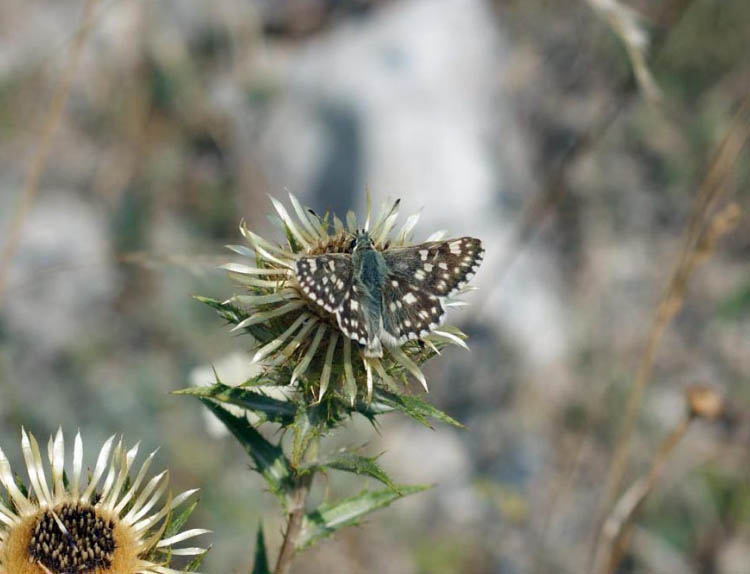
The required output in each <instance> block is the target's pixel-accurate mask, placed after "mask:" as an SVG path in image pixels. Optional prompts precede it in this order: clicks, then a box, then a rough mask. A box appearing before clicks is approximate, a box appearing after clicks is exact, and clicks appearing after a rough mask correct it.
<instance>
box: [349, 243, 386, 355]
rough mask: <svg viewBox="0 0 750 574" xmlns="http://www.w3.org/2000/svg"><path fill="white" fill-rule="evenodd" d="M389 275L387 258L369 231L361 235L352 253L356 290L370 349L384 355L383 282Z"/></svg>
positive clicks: (353, 277) (374, 353)
mask: <svg viewBox="0 0 750 574" xmlns="http://www.w3.org/2000/svg"><path fill="white" fill-rule="evenodd" d="M387 274H388V265H387V263H386V261H385V258H384V257H383V255H382V254H381V253H380V252H379V251H378V250H377V249H375V247H374V246H373V245H372V242H371V241H370V238H369V236H368V235H367V234H366V233H364V234H362V235H360V236H358V237H357V239H355V246H354V250H353V252H352V281H353V283H354V290H353V291H354V293H355V294H357V295H359V302H360V305H362V307H363V316H364V321H365V331H366V332H367V343H366V345H367V350H368V352H371V353H373V356H382V348H381V345H380V339H381V332H382V330H383V321H382V317H383V284H384V283H385V280H386V275H387Z"/></svg>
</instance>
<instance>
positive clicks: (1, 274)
mask: <svg viewBox="0 0 750 574" xmlns="http://www.w3.org/2000/svg"><path fill="white" fill-rule="evenodd" d="M96 2H97V0H88V1H87V3H86V7H85V9H84V15H83V23H82V24H81V26H80V27H79V28H78V30H77V31H76V34H75V36H74V38H73V45H72V47H71V49H70V54H69V56H68V59H67V62H66V64H65V69H64V70H63V73H62V76H61V78H60V82H59V83H58V85H57V89H56V90H55V92H54V94H53V97H52V101H51V102H50V105H49V108H48V110H47V115H46V117H45V121H44V128H43V130H42V134H41V137H40V140H39V145H38V146H37V149H36V154H35V155H34V157H33V158H32V161H31V164H30V166H29V171H28V173H27V174H26V181H25V183H24V188H23V192H22V193H21V197H20V198H19V201H18V204H17V206H16V210H15V212H14V213H13V217H12V219H11V222H10V229H9V230H8V239H7V241H6V243H5V246H4V247H3V249H2V251H0V306H2V302H3V296H4V293H5V286H6V282H7V280H8V271H9V267H10V262H11V261H12V260H13V256H14V255H15V252H16V250H17V249H18V243H19V241H20V239H21V231H22V229H23V223H24V221H25V220H26V217H27V216H28V214H29V211H30V210H31V206H32V205H33V203H34V198H35V197H36V194H37V192H38V191H39V180H40V179H41V176H42V173H43V172H44V168H45V166H46V165H47V158H48V157H49V151H50V148H51V145H52V136H53V135H54V133H55V130H56V129H57V126H58V125H59V123H60V119H61V118H62V113H63V110H64V109H65V102H66V101H67V100H68V95H69V94H70V88H71V85H72V83H73V77H74V75H75V71H76V69H77V68H78V63H79V61H80V58H81V52H82V51H83V45H84V43H85V40H86V37H87V35H88V32H89V30H90V28H91V23H92V19H93V15H94V7H95V6H96Z"/></svg>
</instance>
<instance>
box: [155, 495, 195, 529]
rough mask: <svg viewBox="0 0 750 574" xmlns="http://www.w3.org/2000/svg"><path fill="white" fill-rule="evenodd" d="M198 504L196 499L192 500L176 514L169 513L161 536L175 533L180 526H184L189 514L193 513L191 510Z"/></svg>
mask: <svg viewBox="0 0 750 574" xmlns="http://www.w3.org/2000/svg"><path fill="white" fill-rule="evenodd" d="M196 506H198V500H194V501H193V502H191V503H190V505H189V506H187V507H186V508H185V509H184V510H183V511H182V512H180V513H179V514H177V515H171V516H170V518H169V520H168V524H167V527H166V528H165V529H164V534H163V536H162V537H163V538H169V537H171V536H174V535H175V534H178V533H179V532H180V531H181V530H182V527H183V526H185V523H186V522H187V521H188V518H190V515H191V514H193V511H194V510H195V507H196Z"/></svg>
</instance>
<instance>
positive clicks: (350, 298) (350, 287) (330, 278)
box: [295, 253, 367, 345]
mask: <svg viewBox="0 0 750 574" xmlns="http://www.w3.org/2000/svg"><path fill="white" fill-rule="evenodd" d="M352 272H353V266H352V257H351V255H349V254H346V253H328V254H325V255H314V256H309V257H300V258H299V259H298V260H297V263H296V267H295V274H296V277H297V283H298V284H299V286H300V289H302V292H303V293H304V294H305V296H306V297H307V298H308V299H310V300H311V301H312V302H313V303H315V304H316V305H318V306H320V307H322V308H323V309H325V310H326V311H328V312H329V313H334V314H335V315H336V322H337V323H338V325H339V328H340V329H341V332H342V333H344V335H346V336H347V337H349V338H350V339H354V340H355V341H358V342H360V343H362V344H363V345H364V344H365V343H366V342H367V327H366V322H365V315H364V313H365V310H364V309H363V307H362V305H361V304H360V302H361V297H360V296H361V294H360V293H359V289H360V288H359V287H357V286H356V285H354V284H353V281H352Z"/></svg>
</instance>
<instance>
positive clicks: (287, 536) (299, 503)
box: [273, 472, 313, 574]
mask: <svg viewBox="0 0 750 574" xmlns="http://www.w3.org/2000/svg"><path fill="white" fill-rule="evenodd" d="M312 478H313V473H311V472H310V473H307V474H304V475H302V476H300V477H299V478H297V482H296V485H295V487H294V490H293V491H292V494H291V495H290V497H289V514H288V517H287V523H286V530H285V532H284V542H283V543H282V544H281V550H280V551H279V558H278V560H277V561H276V568H274V571H273V574H287V572H289V567H290V566H291V564H292V560H293V559H294V554H295V551H296V548H295V545H296V543H297V538H298V536H299V533H300V530H302V519H303V518H304V516H305V503H306V502H307V495H308V494H309V493H310V484H311V483H312Z"/></svg>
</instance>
